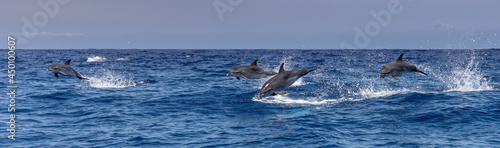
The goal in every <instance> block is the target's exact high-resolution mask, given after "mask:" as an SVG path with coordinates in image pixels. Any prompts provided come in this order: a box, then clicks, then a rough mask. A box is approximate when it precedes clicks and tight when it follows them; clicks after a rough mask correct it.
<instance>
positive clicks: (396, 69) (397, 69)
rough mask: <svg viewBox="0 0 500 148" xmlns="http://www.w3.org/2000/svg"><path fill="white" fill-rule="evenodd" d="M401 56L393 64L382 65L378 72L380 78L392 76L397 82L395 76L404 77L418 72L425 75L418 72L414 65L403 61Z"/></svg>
mask: <svg viewBox="0 0 500 148" xmlns="http://www.w3.org/2000/svg"><path fill="white" fill-rule="evenodd" d="M403 55H404V53H403V54H401V55H400V56H399V58H398V59H397V60H396V61H395V62H391V63H389V64H386V65H384V67H382V70H380V78H384V77H389V76H392V77H393V78H394V79H396V80H399V79H398V78H397V76H401V75H404V74H406V73H408V72H419V73H422V74H424V75H427V74H426V73H425V72H423V71H420V70H418V68H417V67H416V66H415V65H412V64H410V63H406V62H405V61H403Z"/></svg>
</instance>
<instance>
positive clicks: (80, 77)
mask: <svg viewBox="0 0 500 148" xmlns="http://www.w3.org/2000/svg"><path fill="white" fill-rule="evenodd" d="M78 79H84V80H90V79H89V78H84V77H78Z"/></svg>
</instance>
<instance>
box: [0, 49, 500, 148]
mask: <svg viewBox="0 0 500 148" xmlns="http://www.w3.org/2000/svg"><path fill="white" fill-rule="evenodd" d="M0 51H1V53H5V55H6V54H7V51H6V50H0ZM401 53H405V55H404V57H403V60H405V61H407V62H409V63H412V64H415V65H416V66H417V67H418V68H419V69H420V70H422V71H424V72H426V73H427V74H428V75H427V76H425V75H421V74H418V73H408V74H405V75H403V76H400V77H399V78H400V79H401V80H399V81H398V80H395V79H393V78H391V77H387V78H385V79H381V78H378V76H379V75H380V69H381V68H382V66H383V65H384V64H387V63H389V62H393V61H395V60H396V59H397V57H398V56H399V55H400V54H401ZM190 54H194V57H187V56H186V55H190ZM498 55H500V50H116V49H111V50H108V49H101V50H99V49H95V50H23V49H19V50H17V54H16V56H17V57H16V77H15V79H16V81H17V85H18V87H19V88H18V89H17V90H16V92H17V98H16V112H15V115H16V140H15V141H12V140H10V139H8V138H7V136H8V135H9V134H8V132H7V131H6V130H5V129H7V128H8V126H9V125H8V124H6V122H7V121H8V120H9V115H10V113H9V112H7V107H8V104H9V100H8V96H7V95H5V93H6V92H8V89H7V88H6V87H5V86H6V85H7V81H8V78H6V77H4V78H3V80H2V81H1V82H0V83H1V85H2V86H4V87H2V88H1V92H4V97H2V98H3V99H2V101H1V104H0V105H2V106H3V107H0V108H4V109H3V111H1V112H0V121H3V123H4V124H3V126H1V127H3V128H1V129H3V130H2V131H3V132H1V135H2V138H0V146H2V147H378V146H380V147H500V133H499V131H500V130H499V129H500V90H499V88H500V77H499V76H500V69H499V68H500V56H498ZM68 59H72V62H71V65H72V67H73V68H74V69H76V70H78V71H79V72H80V73H81V74H82V75H83V76H84V77H88V78H90V80H88V81H85V80H79V79H77V78H74V77H66V76H60V78H56V77H55V76H54V75H53V73H51V72H49V71H46V69H47V68H48V67H49V66H50V65H52V64H62V63H64V62H65V61H66V60H68ZM255 59H259V62H258V65H259V66H261V67H263V68H266V69H270V70H274V71H277V70H278V68H279V65H280V63H285V69H286V70H297V69H312V68H315V67H318V69H317V70H316V71H314V72H311V73H309V74H308V75H306V76H304V77H303V78H301V79H299V80H298V81H297V82H296V83H294V85H292V87H290V88H288V89H286V90H285V92H287V94H286V95H277V96H271V97H266V98H263V99H258V94H259V89H260V87H262V85H263V84H264V83H265V82H266V80H267V79H269V78H266V79H261V80H251V81H246V80H244V79H242V80H237V79H236V78H235V77H228V76H226V74H227V73H228V72H229V70H230V69H231V68H233V67H235V66H239V65H248V64H250V63H251V62H252V61H253V60H255ZM2 60H3V63H5V66H2V67H1V71H4V72H5V75H7V64H6V63H7V59H6V58H3V59H2Z"/></svg>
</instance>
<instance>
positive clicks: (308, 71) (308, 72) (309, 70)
mask: <svg viewBox="0 0 500 148" xmlns="http://www.w3.org/2000/svg"><path fill="white" fill-rule="evenodd" d="M316 69H318V67H316V68H313V69H311V70H309V71H308V73H309V72H312V71H315V70H316Z"/></svg>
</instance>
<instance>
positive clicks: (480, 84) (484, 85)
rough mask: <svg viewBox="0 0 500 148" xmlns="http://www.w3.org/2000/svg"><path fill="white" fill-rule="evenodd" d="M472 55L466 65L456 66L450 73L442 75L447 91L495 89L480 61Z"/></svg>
mask: <svg viewBox="0 0 500 148" xmlns="http://www.w3.org/2000/svg"><path fill="white" fill-rule="evenodd" d="M475 59H476V57H475V56H472V58H471V59H470V60H469V62H468V63H467V64H466V66H455V67H454V68H453V69H452V71H451V74H450V75H443V76H441V78H440V79H441V81H442V82H443V83H445V84H446V87H447V88H448V90H446V91H460V92H468V91H485V90H493V86H491V85H489V84H488V82H489V81H488V80H487V79H486V78H485V77H484V73H483V72H482V71H481V69H480V68H479V62H477V61H475Z"/></svg>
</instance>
